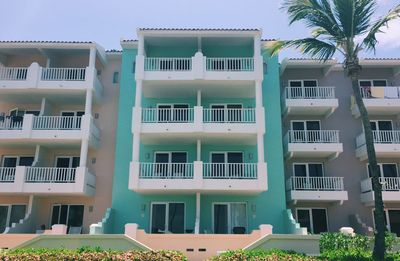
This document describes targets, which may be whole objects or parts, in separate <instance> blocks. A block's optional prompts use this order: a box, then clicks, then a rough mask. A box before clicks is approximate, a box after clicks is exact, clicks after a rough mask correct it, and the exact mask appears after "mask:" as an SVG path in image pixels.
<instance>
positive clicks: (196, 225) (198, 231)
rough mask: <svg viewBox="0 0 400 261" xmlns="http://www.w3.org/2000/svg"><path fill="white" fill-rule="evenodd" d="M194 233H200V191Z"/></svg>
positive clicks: (197, 199)
mask: <svg viewBox="0 0 400 261" xmlns="http://www.w3.org/2000/svg"><path fill="white" fill-rule="evenodd" d="M194 233H195V234H199V233H200V192H196V222H195V226H194Z"/></svg>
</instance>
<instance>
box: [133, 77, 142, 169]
mask: <svg viewBox="0 0 400 261" xmlns="http://www.w3.org/2000/svg"><path fill="white" fill-rule="evenodd" d="M142 86H143V82H142V80H137V81H136V93H135V108H134V110H133V113H134V115H133V120H134V122H136V123H137V124H140V120H138V119H140V115H139V113H140V112H141V110H139V108H140V107H141V106H142ZM133 129H136V130H137V131H134V133H133V144H132V162H139V149H140V133H139V130H140V128H133Z"/></svg>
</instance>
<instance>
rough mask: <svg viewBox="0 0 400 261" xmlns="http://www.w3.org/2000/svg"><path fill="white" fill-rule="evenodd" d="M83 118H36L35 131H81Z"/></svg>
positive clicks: (34, 120)
mask: <svg viewBox="0 0 400 261" xmlns="http://www.w3.org/2000/svg"><path fill="white" fill-rule="evenodd" d="M81 123H82V117H81V116H35V117H33V129H35V130H79V129H80V128H81Z"/></svg>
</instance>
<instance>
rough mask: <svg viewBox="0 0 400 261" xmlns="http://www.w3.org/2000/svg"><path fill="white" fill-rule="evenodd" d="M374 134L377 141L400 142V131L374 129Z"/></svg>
mask: <svg viewBox="0 0 400 261" xmlns="http://www.w3.org/2000/svg"><path fill="white" fill-rule="evenodd" d="M372 136H373V138H374V142H375V143H400V131H395V130H388V131H386V130H379V131H372Z"/></svg>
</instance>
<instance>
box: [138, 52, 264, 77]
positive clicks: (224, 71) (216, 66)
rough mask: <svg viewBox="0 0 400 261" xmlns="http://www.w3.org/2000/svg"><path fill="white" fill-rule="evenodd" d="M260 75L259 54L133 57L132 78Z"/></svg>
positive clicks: (260, 60)
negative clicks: (255, 55)
mask: <svg viewBox="0 0 400 261" xmlns="http://www.w3.org/2000/svg"><path fill="white" fill-rule="evenodd" d="M261 77H262V57H261V56H260V57H205V56H204V55H203V54H202V53H200V52H197V53H196V54H195V56H193V57H168V58H167V57H144V56H141V55H138V56H136V79H143V80H255V79H261Z"/></svg>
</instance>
